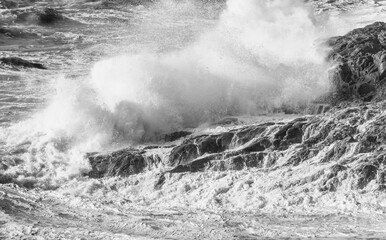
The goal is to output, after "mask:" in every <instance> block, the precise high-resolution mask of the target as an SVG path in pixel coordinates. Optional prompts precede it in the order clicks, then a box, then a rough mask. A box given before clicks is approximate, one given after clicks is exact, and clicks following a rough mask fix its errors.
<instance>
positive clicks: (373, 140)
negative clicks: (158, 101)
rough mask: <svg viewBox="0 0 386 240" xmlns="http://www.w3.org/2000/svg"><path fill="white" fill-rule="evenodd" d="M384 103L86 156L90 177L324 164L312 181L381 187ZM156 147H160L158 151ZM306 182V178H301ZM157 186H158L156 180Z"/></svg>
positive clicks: (323, 186) (385, 170) (385, 155)
mask: <svg viewBox="0 0 386 240" xmlns="http://www.w3.org/2000/svg"><path fill="white" fill-rule="evenodd" d="M385 110H386V102H381V103H377V104H362V105H360V106H354V105H352V106H340V107H335V108H333V109H332V110H330V111H329V112H327V113H326V114H324V115H317V116H307V117H303V118H296V119H293V120H292V121H283V122H269V123H264V124H256V125H255V124H252V125H245V126H238V127H231V128H229V130H227V131H224V132H221V133H216V134H198V135H197V134H196V135H190V136H187V137H186V138H185V139H184V140H182V141H180V142H177V143H176V144H175V145H172V146H166V145H159V146H152V147H148V148H142V149H140V148H138V149H125V150H121V151H117V152H113V153H109V154H94V155H90V157H89V160H90V163H91V165H92V168H93V170H92V171H91V172H90V173H89V176H91V177H104V176H129V175H132V174H136V173H139V172H143V171H146V170H147V169H154V168H159V167H160V166H162V169H164V171H165V172H170V173H175V172H195V171H208V170H210V171H225V170H241V169H245V168H260V169H263V170H264V171H271V170H275V169H277V168H280V167H286V166H287V167H288V166H300V165H302V164H306V165H309V164H315V166H318V165H324V166H325V169H324V170H323V172H321V173H320V174H319V175H318V176H317V177H316V178H315V179H314V180H313V181H315V184H316V185H317V187H318V188H319V189H320V190H321V191H334V190H335V189H336V188H337V187H338V185H339V184H340V183H341V182H342V181H344V180H345V179H347V178H349V177H350V178H352V179H355V180H354V183H353V184H352V187H353V188H356V189H363V188H365V187H367V186H368V185H369V183H370V182H371V183H372V184H373V185H374V186H376V189H377V190H382V189H384V188H385V185H384V184H385V174H386V134H384V133H386V126H385V125H384V122H385V120H386V113H385ZM157 149H158V150H160V149H162V150H163V151H162V152H161V151H158V152H157ZM304 181H308V180H304ZM157 186H158V185H157Z"/></svg>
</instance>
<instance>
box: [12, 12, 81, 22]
mask: <svg viewBox="0 0 386 240" xmlns="http://www.w3.org/2000/svg"><path fill="white" fill-rule="evenodd" d="M15 14H17V18H16V20H15V21H16V22H17V23H26V24H38V25H53V24H68V23H78V22H76V21H74V20H72V19H69V18H67V17H65V16H63V15H62V13H60V12H59V11H58V10H56V9H54V8H44V9H41V10H37V9H29V10H28V11H25V12H21V13H19V12H15ZM78 24H80V23H78Z"/></svg>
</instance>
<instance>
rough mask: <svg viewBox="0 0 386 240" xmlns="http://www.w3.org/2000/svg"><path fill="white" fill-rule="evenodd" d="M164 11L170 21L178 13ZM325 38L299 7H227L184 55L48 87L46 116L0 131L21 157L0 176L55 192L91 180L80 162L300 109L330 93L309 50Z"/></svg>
mask: <svg viewBox="0 0 386 240" xmlns="http://www.w3.org/2000/svg"><path fill="white" fill-rule="evenodd" d="M162 6H168V7H169V8H170V9H168V13H169V14H170V18H172V17H173V11H177V12H178V9H179V7H180V4H178V3H174V2H169V4H164V5H162ZM186 6H187V5H186V4H185V5H184V7H185V8H186ZM191 6H192V8H193V7H194V5H191ZM192 12H194V9H192ZM147 27H149V26H147ZM152 30H154V31H155V29H152V28H151V27H150V29H149V31H152ZM175 31H176V34H181V31H183V29H180V28H178V29H176V30H175ZM177 31H178V32H177ZM325 35H326V32H325V28H324V25H323V24H321V23H319V22H318V20H317V19H316V17H315V16H314V15H313V12H312V10H311V9H308V7H307V6H305V5H304V3H303V1H300V0H297V1H293V0H280V1H279V0H274V1H255V0H243V1H238V0H229V1H228V2H227V6H226V9H225V10H224V11H223V12H222V13H221V15H220V17H219V19H218V20H217V22H216V23H215V24H214V27H212V28H211V29H210V30H208V31H205V33H203V34H200V35H198V36H194V39H195V40H194V41H192V42H190V43H188V44H185V45H184V47H181V48H177V49H176V48H174V50H170V51H151V50H149V48H146V47H144V48H143V49H140V50H139V51H138V50H137V51H136V53H135V54H126V55H121V56H117V57H113V58H110V59H106V60H103V61H100V62H98V63H96V64H95V65H94V66H93V68H92V70H91V74H90V76H89V77H87V78H85V79H83V80H79V79H68V78H67V79H66V78H64V77H62V78H59V79H58V80H57V81H55V84H56V86H55V88H56V94H55V96H53V98H52V100H51V102H50V104H49V106H48V107H47V108H46V109H45V110H44V111H42V112H40V113H38V114H36V115H35V116H34V117H33V118H32V119H30V120H26V121H24V122H21V123H19V124H15V125H14V126H12V127H10V128H8V129H6V130H5V131H3V133H2V135H3V136H1V139H5V142H6V144H7V145H9V147H10V148H17V149H23V151H18V155H19V158H20V159H22V162H23V163H22V164H19V165H16V166H14V167H11V168H9V169H7V170H6V171H5V172H4V174H6V175H8V176H10V177H11V178H15V179H18V181H20V182H25V181H27V182H32V183H34V182H38V183H40V184H41V185H46V184H48V185H51V184H54V185H55V184H59V183H60V182H62V181H63V180H66V179H68V178H71V177H73V176H77V175H79V174H81V173H83V172H87V171H88V170H89V166H88V163H87V161H86V160H85V159H84V154H85V153H87V152H91V151H103V150H106V149H111V148H114V147H118V146H120V145H128V144H138V143H142V142H144V141H152V139H153V137H154V136H156V135H157V134H161V133H165V132H170V131H174V130H178V129H181V128H189V127H197V126H198V125H200V124H202V123H204V122H208V121H213V120H216V119H218V118H220V117H223V116H227V115H259V114H262V113H266V112H272V111H277V110H278V109H281V108H283V107H290V108H293V109H300V108H301V107H303V106H305V105H307V104H308V103H309V102H311V101H313V100H315V99H316V98H317V97H319V96H321V95H322V94H324V93H326V92H327V91H328V88H329V84H328V81H327V79H328V77H327V70H328V68H329V66H328V64H327V63H326V62H325V53H324V52H323V49H321V47H320V46H318V44H317V42H318V41H317V40H318V39H319V38H321V37H323V36H325ZM154 41H155V42H153V43H152V44H156V43H157V40H154ZM170 47H171V49H173V46H170ZM15 146H16V147H15ZM9 161H11V160H9Z"/></svg>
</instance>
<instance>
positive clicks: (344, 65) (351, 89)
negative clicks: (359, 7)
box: [328, 22, 386, 101]
mask: <svg viewBox="0 0 386 240" xmlns="http://www.w3.org/2000/svg"><path fill="white" fill-rule="evenodd" d="M385 36H386V23H383V22H376V23H373V24H371V25H368V26H366V27H364V28H359V29H355V30H353V31H351V32H349V33H347V34H346V35H345V36H342V37H334V38H331V39H330V40H329V41H328V45H329V46H331V48H332V50H331V52H330V54H329V59H330V60H331V61H333V62H334V63H335V64H336V67H335V68H334V70H333V71H332V72H331V77H332V82H333V84H334V86H335V88H336V91H337V95H336V96H337V98H338V99H336V100H337V101H341V100H352V99H360V100H363V101H371V100H373V99H376V100H383V99H384V98H385V96H386V95H385V90H384V89H385V86H384V85H385V80H386V72H385V66H386V65H385V64H386V62H385V60H386V59H385V57H386V51H385V50H386V41H385V39H386V38H385Z"/></svg>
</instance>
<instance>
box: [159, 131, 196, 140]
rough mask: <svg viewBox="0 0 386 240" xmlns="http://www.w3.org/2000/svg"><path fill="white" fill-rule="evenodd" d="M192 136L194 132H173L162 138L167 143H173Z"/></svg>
mask: <svg viewBox="0 0 386 240" xmlns="http://www.w3.org/2000/svg"><path fill="white" fill-rule="evenodd" d="M190 134H192V132H189V131H178V132H172V133H167V134H164V135H163V136H161V139H162V140H164V141H165V142H173V141H176V140H178V139H180V138H183V137H186V136H188V135H190Z"/></svg>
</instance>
